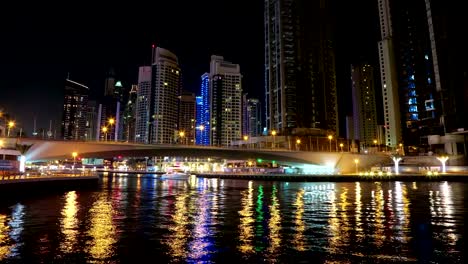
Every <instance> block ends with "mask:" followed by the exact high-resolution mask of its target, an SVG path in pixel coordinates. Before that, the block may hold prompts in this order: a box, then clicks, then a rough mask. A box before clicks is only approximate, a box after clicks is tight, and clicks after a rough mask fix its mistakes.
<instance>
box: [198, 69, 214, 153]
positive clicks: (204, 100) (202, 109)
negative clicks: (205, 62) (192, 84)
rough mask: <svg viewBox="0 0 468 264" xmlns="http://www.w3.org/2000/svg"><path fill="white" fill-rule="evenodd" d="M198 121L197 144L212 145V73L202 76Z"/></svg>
mask: <svg viewBox="0 0 468 264" xmlns="http://www.w3.org/2000/svg"><path fill="white" fill-rule="evenodd" d="M196 104H197V111H196V115H197V121H196V130H195V142H196V144H197V145H211V141H210V131H211V126H210V116H211V115H210V113H211V110H210V107H211V96H210V74H209V73H204V74H203V75H202V76H201V87H200V95H199V96H197V98H196Z"/></svg>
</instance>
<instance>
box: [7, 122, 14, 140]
mask: <svg viewBox="0 0 468 264" xmlns="http://www.w3.org/2000/svg"><path fill="white" fill-rule="evenodd" d="M14 126H15V122H14V121H10V122H8V134H7V137H10V129H12V128H13V127H14Z"/></svg>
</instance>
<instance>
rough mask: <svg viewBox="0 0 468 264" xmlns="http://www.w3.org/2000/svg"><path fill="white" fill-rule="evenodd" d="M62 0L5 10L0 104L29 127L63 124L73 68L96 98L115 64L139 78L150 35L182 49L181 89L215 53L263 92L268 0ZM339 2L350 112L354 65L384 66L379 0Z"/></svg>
mask: <svg viewBox="0 0 468 264" xmlns="http://www.w3.org/2000/svg"><path fill="white" fill-rule="evenodd" d="M311 1H312V0H311ZM65 2H66V3H65ZM65 2H64V3H62V4H57V3H54V4H53V5H52V4H50V6H46V5H44V4H43V3H44V2H42V1H41V2H40V3H39V4H31V3H28V4H26V3H21V5H22V6H8V7H7V8H5V7H2V8H1V9H0V10H1V11H0V12H1V13H0V92H1V93H0V109H3V111H5V112H8V113H11V114H12V116H13V117H14V119H15V120H16V121H17V122H18V127H23V129H24V130H26V131H27V133H28V135H30V133H31V131H32V127H33V120H34V116H36V118H37V127H38V128H41V127H42V128H48V126H49V120H52V121H53V122H54V124H55V126H56V128H57V133H59V131H60V130H59V129H58V128H59V124H60V118H61V109H62V100H63V98H62V96H63V93H62V91H63V85H64V79H65V78H66V77H67V74H68V73H70V78H71V79H72V80H74V81H78V82H81V83H83V84H85V85H88V86H89V87H90V88H91V91H92V92H91V99H93V98H97V97H98V96H100V95H101V94H102V93H103V90H104V78H105V74H106V72H107V70H108V69H109V67H113V68H115V71H116V73H117V79H119V80H122V82H123V84H124V86H125V87H129V86H130V85H131V84H136V82H137V75H138V66H141V65H145V64H148V63H149V60H150V56H151V44H152V43H155V44H156V45H157V46H160V47H163V48H166V49H169V50H171V51H173V52H174V53H175V54H176V55H177V56H178V58H179V63H180V64H181V67H182V71H183V82H184V88H185V89H187V90H190V91H193V92H196V93H198V90H199V85H200V76H201V74H203V73H204V72H206V71H208V70H209V69H208V68H209V61H210V56H211V55H212V54H218V55H222V56H224V57H225V59H226V60H229V61H232V62H234V63H239V64H240V66H241V71H242V74H243V76H244V79H243V88H244V90H245V91H246V92H248V93H249V95H251V96H252V97H258V98H260V99H261V100H263V94H264V73H263V68H264V58H263V54H264V40H263V39H264V36H263V1H262V0H217V1H215V0H210V1H188V0H187V1H175V0H172V1H152V4H148V3H145V2H138V1H131V2H129V1H125V5H124V4H119V3H118V2H117V1H113V2H110V3H109V4H108V5H104V4H103V3H99V5H97V4H94V5H89V4H85V3H83V2H77V3H75V4H72V3H71V2H69V1H65ZM338 2H340V3H339V4H337V7H339V8H337V18H338V19H337V21H338V22H337V31H336V33H337V48H338V50H337V85H338V90H339V92H340V97H339V98H340V99H339V100H340V102H341V103H342V104H340V105H342V106H344V107H342V108H341V109H340V113H341V115H342V116H344V114H346V113H349V111H350V105H349V103H348V102H347V101H348V100H347V99H349V96H350V83H349V80H350V75H349V74H350V73H349V68H350V64H351V63H353V62H358V61H369V62H371V63H372V64H374V66H376V67H378V64H377V40H378V38H379V32H378V17H377V1H376V0H363V1H345V0H341V1H338ZM17 5H18V4H17ZM341 110H342V111H341Z"/></svg>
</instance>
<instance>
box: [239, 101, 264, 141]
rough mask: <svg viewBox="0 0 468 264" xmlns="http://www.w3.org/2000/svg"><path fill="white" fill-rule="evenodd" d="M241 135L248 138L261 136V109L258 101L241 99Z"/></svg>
mask: <svg viewBox="0 0 468 264" xmlns="http://www.w3.org/2000/svg"><path fill="white" fill-rule="evenodd" d="M242 101H243V103H242V104H243V107H242V108H243V109H242V111H243V114H242V134H243V135H248V136H250V137H258V136H261V135H262V111H261V110H262V109H261V103H260V101H259V100H258V99H255V98H247V94H244V97H243V100H242Z"/></svg>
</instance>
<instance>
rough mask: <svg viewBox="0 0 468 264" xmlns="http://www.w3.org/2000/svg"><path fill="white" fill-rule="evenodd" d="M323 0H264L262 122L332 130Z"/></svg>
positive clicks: (334, 117) (329, 38)
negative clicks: (264, 93) (263, 109)
mask: <svg viewBox="0 0 468 264" xmlns="http://www.w3.org/2000/svg"><path fill="white" fill-rule="evenodd" d="M329 5H330V3H329V1H311V0H265V6H264V29H265V90H266V97H265V102H266V105H265V111H266V120H265V121H266V126H267V129H268V130H269V131H272V130H276V131H279V132H280V133H284V134H289V133H291V131H292V130H293V129H294V128H321V129H325V130H329V131H330V132H331V133H338V106H337V95H336V76H335V75H336V73H335V52H334V40H333V38H334V37H333V34H332V33H333V21H332V19H331V18H332V17H333V16H332V14H331V9H330V7H329Z"/></svg>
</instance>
